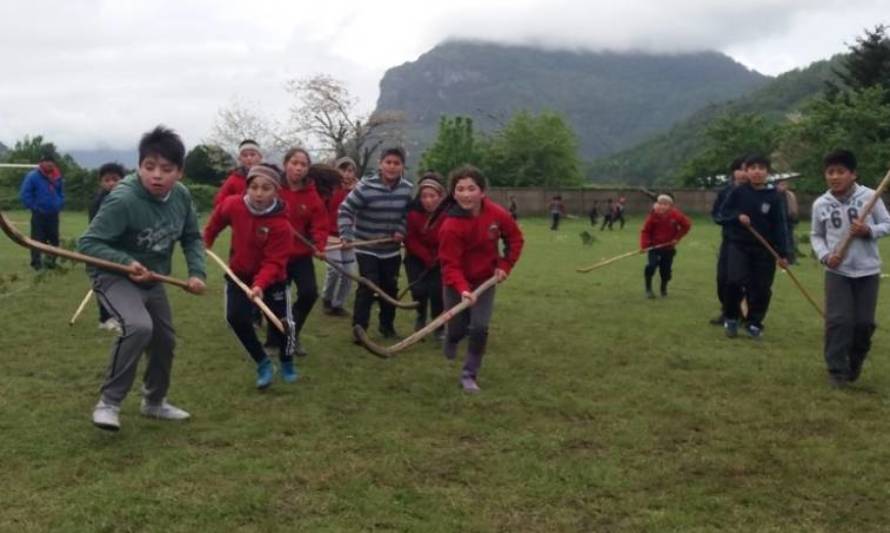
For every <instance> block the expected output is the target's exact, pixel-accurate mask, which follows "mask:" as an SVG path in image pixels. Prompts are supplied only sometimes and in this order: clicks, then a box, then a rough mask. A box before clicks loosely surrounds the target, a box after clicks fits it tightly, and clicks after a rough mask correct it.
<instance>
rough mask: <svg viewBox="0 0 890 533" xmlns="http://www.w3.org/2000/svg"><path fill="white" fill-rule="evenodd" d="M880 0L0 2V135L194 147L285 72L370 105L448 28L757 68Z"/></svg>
mask: <svg viewBox="0 0 890 533" xmlns="http://www.w3.org/2000/svg"><path fill="white" fill-rule="evenodd" d="M881 3H882V2H880V1H878V0H849V1H847V2H841V1H837V0H812V1H804V0H749V1H747V2H744V3H741V2H738V3H736V2H734V3H724V2H712V1H704V0H673V1H661V2H660V1H657V0H648V1H642V0H636V1H635V0H626V1H625V2H615V1H610V2H606V1H583V0H550V1H544V0H512V1H507V0H490V1H487V2H485V3H482V4H480V3H479V2H478V0H451V1H449V2H437V3H426V2H409V1H406V0H401V1H396V0H383V1H378V2H362V3H355V2H351V1H347V0H326V1H324V2H318V1H317V0H315V1H297V2H293V1H290V2H289V1H285V0H280V1H275V0H258V1H253V2H243V1H238V2H215V1H211V0H200V1H189V2H183V1H174V0H155V1H153V2H139V1H135V0H130V1H111V0H107V1H101V0H76V1H68V2H65V1H61V0H59V1H50V0H43V1H37V2H29V3H24V2H5V3H3V4H2V5H0V57H2V69H3V70H2V80H3V81H2V83H0V140H2V141H3V142H5V143H7V144H8V143H11V142H13V141H14V140H16V139H18V138H21V137H22V136H23V135H26V134H38V133H42V134H44V135H46V136H47V137H48V138H50V139H52V140H54V141H55V142H57V144H59V145H60V146H62V147H63V148H66V149H71V148H88V147H92V146H96V145H98V144H102V145H106V146H112V147H128V146H132V145H133V144H134V143H135V142H136V139H137V138H138V136H139V134H140V133H141V132H143V131H145V130H147V129H148V128H150V127H152V126H154V125H155V124H157V123H165V124H168V125H170V126H172V127H174V128H177V129H178V130H180V131H181V132H182V133H183V135H184V137H185V138H186V141H187V142H189V144H194V143H196V142H199V141H200V140H201V138H203V137H205V136H206V135H207V134H208V133H209V131H210V126H211V124H212V122H213V119H214V117H215V114H216V110H217V109H218V108H219V107H220V106H224V105H226V103H227V102H229V101H231V100H232V99H233V98H242V99H246V100H250V101H258V102H261V104H262V106H263V107H264V109H263V110H262V112H263V113H266V114H276V115H277V114H280V115H282V116H283V115H284V114H285V113H286V110H287V106H288V104H289V101H288V97H287V95H286V93H285V91H284V82H285V80H287V79H289V78H294V77H303V76H308V75H311V74H314V73H317V72H326V73H329V74H331V75H333V76H334V77H338V78H340V79H343V80H345V81H346V82H347V83H348V84H349V86H350V88H351V89H352V90H353V92H354V93H355V94H356V95H357V96H359V98H360V99H361V100H362V102H363V104H364V105H365V107H367V108H371V107H373V105H374V103H375V100H376V97H377V90H378V85H377V84H378V82H379V80H380V77H381V76H382V75H383V72H384V71H385V70H386V69H387V68H389V67H392V66H396V65H399V64H401V63H403V62H405V61H410V60H414V59H415V58H416V57H417V56H418V55H420V54H421V53H423V52H424V51H426V50H428V49H429V48H431V47H432V46H434V45H435V44H437V43H438V42H441V41H442V40H444V39H446V38H475V39H485V40H493V41H499V42H507V43H523V44H526V43H537V44H540V45H544V46H550V47H567V48H583V49H591V50H601V49H611V50H627V49H634V50H646V51H653V52H682V51H694V50H705V49H718V50H723V51H726V52H727V53H729V54H730V55H732V56H733V57H735V58H736V59H738V60H740V61H741V62H743V63H745V64H746V65H748V66H749V67H753V68H756V69H758V70H760V71H762V72H766V73H770V74H777V73H779V72H781V71H784V70H787V69H789V68H793V67H797V66H802V65H805V64H807V63H809V62H811V61H813V60H816V59H820V58H823V57H827V56H829V55H832V54H834V53H837V52H840V51H843V50H844V48H845V46H844V43H845V42H852V41H853V40H854V39H855V38H856V36H858V35H859V34H861V32H862V29H863V28H865V27H869V26H873V25H875V24H876V23H878V22H880V21H881V20H882V19H881V17H885V20H886V15H885V14H884V11H885V7H884V6H880V5H879V4H881Z"/></svg>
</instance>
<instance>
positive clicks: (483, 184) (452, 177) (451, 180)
mask: <svg viewBox="0 0 890 533" xmlns="http://www.w3.org/2000/svg"><path fill="white" fill-rule="evenodd" d="M466 178H470V179H471V180H473V181H474V182H476V185H477V186H478V187H479V188H480V189H482V190H483V191H484V190H485V189H487V188H488V181H486V179H485V176H483V175H482V172H480V171H479V169H478V168H476V167H474V166H473V165H463V166H461V167H457V168H456V169H454V170H452V171H451V174H449V175H448V195H449V196H454V189H456V188H457V182H459V181H460V180H462V179H466Z"/></svg>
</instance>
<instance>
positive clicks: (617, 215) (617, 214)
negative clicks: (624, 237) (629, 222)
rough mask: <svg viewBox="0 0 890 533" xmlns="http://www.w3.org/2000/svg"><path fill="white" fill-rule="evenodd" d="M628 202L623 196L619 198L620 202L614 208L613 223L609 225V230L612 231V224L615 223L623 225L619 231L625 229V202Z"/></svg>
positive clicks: (619, 227)
mask: <svg viewBox="0 0 890 533" xmlns="http://www.w3.org/2000/svg"><path fill="white" fill-rule="evenodd" d="M625 201H626V200H625V199H624V197H623V196H620V197H619V198H618V201H617V202H615V204H614V206H613V207H612V209H613V212H612V221H611V222H610V223H609V229H612V224H613V223H615V222H619V223H620V224H621V225H620V226H618V229H624V202H625Z"/></svg>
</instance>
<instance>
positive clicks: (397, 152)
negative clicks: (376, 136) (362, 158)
mask: <svg viewBox="0 0 890 533" xmlns="http://www.w3.org/2000/svg"><path fill="white" fill-rule="evenodd" d="M388 155H394V156H396V157H398V158H399V159H400V160H401V161H402V164H403V165H404V164H405V159H406V158H407V157H408V156H407V155H405V149H404V148H402V147H401V146H390V147H389V148H384V149H383V150H380V160H381V161H383V160H384V159H386V156H388Z"/></svg>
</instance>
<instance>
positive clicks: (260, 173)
mask: <svg viewBox="0 0 890 533" xmlns="http://www.w3.org/2000/svg"><path fill="white" fill-rule="evenodd" d="M253 178H268V179H269V180H271V181H272V183H273V184H274V185H275V188H276V189H280V188H281V185H282V180H281V172H280V171H279V170H278V169H277V168H276V167H275V166H273V165H269V164H260V165H254V166H252V167H250V171H248V172H247V183H248V185H249V184H250V180H252V179H253Z"/></svg>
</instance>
